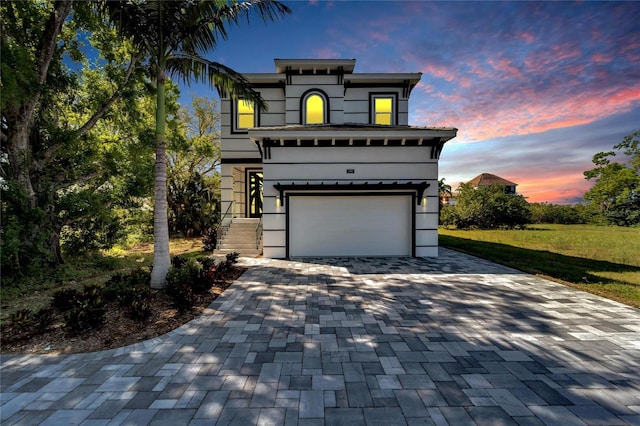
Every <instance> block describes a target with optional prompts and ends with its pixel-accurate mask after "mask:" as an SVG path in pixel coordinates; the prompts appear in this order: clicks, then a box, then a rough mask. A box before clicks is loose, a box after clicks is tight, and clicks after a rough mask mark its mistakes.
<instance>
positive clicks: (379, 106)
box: [371, 94, 396, 126]
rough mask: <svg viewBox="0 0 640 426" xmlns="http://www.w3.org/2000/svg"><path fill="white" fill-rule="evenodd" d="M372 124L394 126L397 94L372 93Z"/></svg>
mask: <svg viewBox="0 0 640 426" xmlns="http://www.w3.org/2000/svg"><path fill="white" fill-rule="evenodd" d="M371 121H372V124H380V125H385V126H392V125H395V124H396V122H395V121H396V97H395V95H386V94H381V95H372V97H371Z"/></svg>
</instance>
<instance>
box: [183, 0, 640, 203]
mask: <svg viewBox="0 0 640 426" xmlns="http://www.w3.org/2000/svg"><path fill="white" fill-rule="evenodd" d="M285 4H287V5H288V6H289V7H291V9H292V10H293V13H292V14H291V15H289V16H287V17H285V19H284V20H283V21H280V22H276V23H270V24H268V25H266V26H265V25H264V24H262V22H260V20H259V19H255V20H253V21H252V23H251V24H250V25H244V24H243V26H242V27H240V28H239V29H234V30H233V31H232V32H231V33H230V37H229V40H227V41H221V42H220V44H219V46H218V48H217V50H216V51H215V52H214V53H213V54H212V55H211V59H213V60H216V61H218V62H222V63H224V64H226V65H228V66H231V67H232V68H234V69H235V70H237V71H240V72H274V71H275V68H274V63H273V59H274V58H355V59H356V68H355V72H422V73H423V75H422V80H421V82H420V84H419V85H418V86H417V87H416V88H415V89H414V91H413V92H412V95H411V99H410V104H409V108H410V116H409V124H411V125H416V126H435V127H437V126H453V127H457V128H458V129H459V131H458V136H457V137H456V138H455V139H454V140H452V141H450V142H448V143H447V145H446V146H445V148H444V150H443V153H442V156H441V160H440V177H441V178H442V177H444V178H445V179H446V182H447V183H448V184H450V185H452V186H453V187H454V189H455V187H457V184H458V183H459V182H463V181H468V180H470V179H472V178H473V177H475V176H476V175H478V174H480V173H483V172H486V173H493V174H496V175H499V176H501V177H503V178H506V179H508V180H511V181H513V182H516V183H518V184H519V185H518V192H519V193H521V194H523V195H524V196H526V197H528V200H529V201H548V202H553V203H573V202H577V201H579V200H580V199H581V197H582V195H583V194H584V192H586V191H587V190H588V189H589V187H590V185H591V183H589V182H587V181H586V180H585V179H584V177H583V175H582V172H583V171H584V170H587V169H589V168H591V167H592V163H591V158H592V156H593V154H595V153H597V152H599V151H609V150H611V149H612V147H613V145H615V144H617V143H618V142H620V141H621V140H622V138H623V137H624V136H625V135H628V134H630V133H632V132H633V131H634V130H637V129H640V24H639V23H640V2H622V3H595V2H580V3H568V2H496V3H493V2H470V3H466V2H425V1H320V0H318V1H289V2H287V1H285ZM182 90H183V97H187V98H189V97H190V96H191V95H193V94H194V93H197V94H198V95H209V96H215V94H214V92H210V93H209V91H208V89H207V90H206V91H205V90H204V89H202V88H201V87H192V88H183V89H182Z"/></svg>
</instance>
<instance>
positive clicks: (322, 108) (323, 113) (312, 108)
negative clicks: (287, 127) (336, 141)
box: [300, 90, 329, 124]
mask: <svg viewBox="0 0 640 426" xmlns="http://www.w3.org/2000/svg"><path fill="white" fill-rule="evenodd" d="M301 107H302V108H301V109H300V110H301V113H302V123H303V124H325V123H328V122H329V114H328V110H329V101H328V100H327V97H326V95H325V94H324V93H323V92H321V91H319V90H311V91H309V92H307V93H306V94H305V95H303V97H302V105H301Z"/></svg>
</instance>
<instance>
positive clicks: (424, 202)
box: [422, 195, 427, 207]
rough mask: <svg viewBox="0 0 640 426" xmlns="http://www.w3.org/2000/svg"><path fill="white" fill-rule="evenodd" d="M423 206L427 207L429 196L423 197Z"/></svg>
mask: <svg viewBox="0 0 640 426" xmlns="http://www.w3.org/2000/svg"><path fill="white" fill-rule="evenodd" d="M422 207H427V196H426V195H425V196H423V197H422Z"/></svg>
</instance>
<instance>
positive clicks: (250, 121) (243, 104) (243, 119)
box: [236, 99, 256, 130]
mask: <svg viewBox="0 0 640 426" xmlns="http://www.w3.org/2000/svg"><path fill="white" fill-rule="evenodd" d="M255 125H256V112H255V105H254V104H253V102H250V101H246V100H244V99H238V100H237V101H236V130H246V129H249V128H251V127H255Z"/></svg>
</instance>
